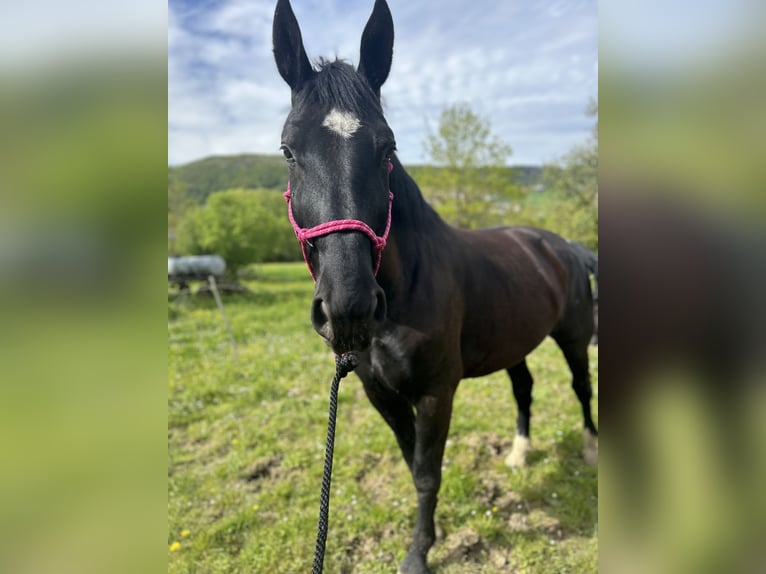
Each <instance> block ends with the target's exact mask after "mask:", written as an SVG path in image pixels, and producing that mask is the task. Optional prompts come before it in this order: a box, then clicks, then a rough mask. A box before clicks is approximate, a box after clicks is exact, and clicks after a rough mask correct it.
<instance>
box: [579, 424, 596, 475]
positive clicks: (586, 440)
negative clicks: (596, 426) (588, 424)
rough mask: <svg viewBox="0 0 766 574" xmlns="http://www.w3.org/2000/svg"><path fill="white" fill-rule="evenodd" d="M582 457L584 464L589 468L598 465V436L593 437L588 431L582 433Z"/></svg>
mask: <svg viewBox="0 0 766 574" xmlns="http://www.w3.org/2000/svg"><path fill="white" fill-rule="evenodd" d="M582 443H583V448H582V457H583V459H585V464H589V465H591V466H597V465H598V436H596V435H594V434H593V433H592V432H590V431H589V430H588V429H583V431H582Z"/></svg>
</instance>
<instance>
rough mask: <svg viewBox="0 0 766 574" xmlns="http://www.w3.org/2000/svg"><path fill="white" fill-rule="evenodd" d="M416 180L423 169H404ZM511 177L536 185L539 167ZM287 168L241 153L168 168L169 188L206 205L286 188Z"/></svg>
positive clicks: (511, 172)
mask: <svg viewBox="0 0 766 574" xmlns="http://www.w3.org/2000/svg"><path fill="white" fill-rule="evenodd" d="M405 167H407V169H408V170H411V173H412V175H413V177H414V178H415V179H416V180H417V173H418V171H419V170H420V169H422V167H423V166H417V165H413V166H405ZM507 170H508V177H509V178H511V179H512V180H513V181H514V182H515V183H516V184H518V185H520V186H522V187H528V186H533V185H535V184H537V183H538V182H539V180H540V174H541V172H542V169H541V168H540V167H539V166H513V167H509V168H507ZM286 186H287V169H286V168H285V162H284V159H282V156H279V155H257V154H242V155H235V156H212V157H206V158H204V159H201V160H197V161H193V162H191V163H187V164H184V165H179V166H168V189H182V190H183V195H184V196H185V197H187V198H189V199H193V200H194V201H195V202H197V203H204V202H205V200H206V199H207V197H208V195H210V194H211V193H213V192H214V191H221V190H224V189H233V188H249V189H258V188H266V189H284V188H285V187H286Z"/></svg>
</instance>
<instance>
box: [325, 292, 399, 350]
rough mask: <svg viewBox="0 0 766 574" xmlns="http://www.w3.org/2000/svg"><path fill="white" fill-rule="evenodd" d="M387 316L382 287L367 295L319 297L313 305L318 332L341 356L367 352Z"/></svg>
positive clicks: (336, 294)
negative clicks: (355, 352) (349, 353)
mask: <svg viewBox="0 0 766 574" xmlns="http://www.w3.org/2000/svg"><path fill="white" fill-rule="evenodd" d="M385 317H386V296H385V294H384V293H383V289H381V288H380V287H378V286H376V287H375V288H374V289H372V291H371V292H369V293H367V294H366V295H364V296H360V294H355V295H354V296H351V297H348V296H345V297H344V296H343V295H339V293H338V292H335V293H332V292H330V293H324V294H316V296H315V297H314V302H313V303H312V305H311V322H312V324H313V325H314V329H315V330H316V332H317V333H319V335H321V336H322V338H324V340H325V342H326V343H327V344H328V345H329V346H330V347H331V348H332V350H333V351H334V352H335V353H336V354H338V355H342V354H344V353H348V352H351V351H357V352H361V351H366V350H367V349H368V348H369V347H370V345H371V344H372V338H373V337H374V336H375V334H376V333H377V331H378V329H379V328H380V326H381V324H382V323H383V321H384V319H385Z"/></svg>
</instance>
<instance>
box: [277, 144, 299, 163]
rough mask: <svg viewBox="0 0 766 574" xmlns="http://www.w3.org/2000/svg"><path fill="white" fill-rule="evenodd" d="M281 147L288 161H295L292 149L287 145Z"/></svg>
mask: <svg viewBox="0 0 766 574" xmlns="http://www.w3.org/2000/svg"><path fill="white" fill-rule="evenodd" d="M279 149H281V150H282V155H284V156H285V159H286V160H287V161H295V158H294V157H293V152H291V151H290V149H289V148H288V147H287V146H284V145H283V146H282V147H280V148H279Z"/></svg>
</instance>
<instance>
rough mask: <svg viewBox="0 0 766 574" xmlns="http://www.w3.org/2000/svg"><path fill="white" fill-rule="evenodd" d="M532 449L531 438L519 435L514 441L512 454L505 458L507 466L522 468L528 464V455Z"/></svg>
mask: <svg viewBox="0 0 766 574" xmlns="http://www.w3.org/2000/svg"><path fill="white" fill-rule="evenodd" d="M531 448H532V444H531V443H530V441H529V437H526V436H521V435H520V434H517V435H516V436H515V437H514V439H513V448H511V454H509V455H508V456H507V457H506V458H505V466H509V467H511V468H521V467H523V466H524V465H526V464H527V453H528V452H529V451H530V449H531Z"/></svg>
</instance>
